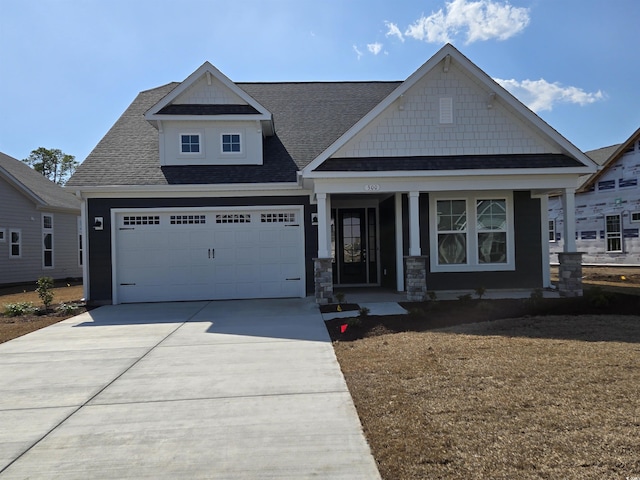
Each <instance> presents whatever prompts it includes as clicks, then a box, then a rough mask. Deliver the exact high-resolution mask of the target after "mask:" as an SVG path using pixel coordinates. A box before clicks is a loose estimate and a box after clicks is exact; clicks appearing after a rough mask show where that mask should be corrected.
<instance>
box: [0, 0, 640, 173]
mask: <svg viewBox="0 0 640 480" xmlns="http://www.w3.org/2000/svg"><path fill="white" fill-rule="evenodd" d="M639 20H640V2H638V1H637V0H512V1H511V2H505V1H502V0H420V1H418V0H402V1H399V0H385V1H382V0H322V1H307V0H271V1H269V0H243V1H236V0H229V1H222V0H179V1H178V0H171V1H170V0H109V1H104V0H0V109H1V112H2V114H1V115H0V151H2V152H3V153H6V154H8V155H11V156H13V157H16V158H18V159H23V158H26V157H27V156H28V155H29V152H30V151H31V150H34V149H36V148H38V147H46V148H59V149H61V150H63V151H64V152H65V153H69V154H71V155H75V156H76V158H77V159H78V160H80V161H82V160H84V158H86V156H87V155H88V154H89V152H90V151H91V150H92V149H93V147H94V146H95V145H96V144H97V142H98V141H99V140H100V139H101V138H102V136H103V135H104V134H105V133H106V132H107V130H108V129H109V128H110V127H111V126H112V125H113V123H114V122H115V121H116V120H117V118H118V117H119V116H120V115H121V114H122V112H123V111H124V110H125V109H126V107H127V106H128V105H129V104H130V103H131V101H132V100H133V99H134V98H135V96H136V95H137V93H138V92H140V91H142V90H146V89H149V88H154V87H157V86H160V85H163V84H166V83H168V82H171V81H181V80H184V79H185V78H186V77H187V76H188V75H189V74H191V73H192V72H193V71H194V70H195V69H197V68H198V67H199V66H200V65H202V63H204V61H206V60H208V61H210V62H211V63H212V64H213V65H215V66H216V67H217V68H218V69H220V70H221V71H222V72H223V73H224V74H225V75H227V76H228V77H229V78H230V79H231V80H233V81H238V82H240V81H255V82H260V81H314V80H326V81H331V80H404V79H406V78H407V77H408V76H409V75H411V73H413V72H414V71H415V70H416V69H418V68H419V67H420V65H422V64H423V63H424V62H426V61H427V60H428V59H429V58H430V57H431V55H433V54H434V53H435V52H436V51H437V50H438V49H439V48H441V47H442V45H444V43H445V42H450V43H452V44H453V45H454V46H456V48H458V49H459V50H460V51H461V52H462V53H463V54H464V55H466V56H467V57H468V58H469V59H470V60H471V61H472V62H474V63H475V64H476V65H478V66H479V67H480V68H482V69H483V70H484V71H485V72H486V73H487V74H489V75H490V76H491V77H493V78H495V79H497V80H499V81H500V83H501V84H502V85H503V86H505V87H506V88H508V89H509V90H510V91H512V93H514V94H515V95H516V96H517V97H518V98H520V99H521V100H522V101H523V102H525V103H526V104H527V105H529V106H530V107H532V108H533V109H534V110H535V111H536V112H537V113H538V115H540V116H541V117H542V118H543V119H544V120H545V121H547V122H548V123H549V124H550V125H551V126H552V127H554V128H555V129H556V130H558V131H559V132H560V133H561V134H562V135H564V136H565V137H566V138H567V139H568V140H570V141H571V142H573V143H574V144H575V145H576V146H578V147H579V148H580V149H582V150H584V151H587V150H592V149H596V148H600V147H605V146H609V145H612V144H616V143H621V142H623V141H625V140H626V139H627V138H628V137H629V136H630V135H631V134H632V133H633V132H634V131H635V130H636V129H637V128H639V127H640V88H639V87H638V84H639V80H640V75H639V73H640V61H638V56H637V51H638V47H639V46H640V28H638V21H639Z"/></svg>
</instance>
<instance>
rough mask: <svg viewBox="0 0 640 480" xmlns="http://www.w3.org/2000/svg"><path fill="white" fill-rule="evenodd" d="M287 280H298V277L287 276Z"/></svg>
mask: <svg viewBox="0 0 640 480" xmlns="http://www.w3.org/2000/svg"><path fill="white" fill-rule="evenodd" d="M287 280H300V277H296V278H287Z"/></svg>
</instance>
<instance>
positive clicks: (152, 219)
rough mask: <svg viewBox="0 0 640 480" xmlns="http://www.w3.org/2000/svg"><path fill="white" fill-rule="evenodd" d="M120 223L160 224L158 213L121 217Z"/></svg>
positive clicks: (126, 224)
mask: <svg viewBox="0 0 640 480" xmlns="http://www.w3.org/2000/svg"><path fill="white" fill-rule="evenodd" d="M122 224H123V225H125V226H128V225H160V215H140V216H125V217H122Z"/></svg>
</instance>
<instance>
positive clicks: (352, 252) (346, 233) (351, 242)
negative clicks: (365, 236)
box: [342, 212, 362, 263]
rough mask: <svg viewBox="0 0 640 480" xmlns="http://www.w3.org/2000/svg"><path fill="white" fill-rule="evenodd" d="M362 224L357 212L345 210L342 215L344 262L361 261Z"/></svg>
mask: <svg viewBox="0 0 640 480" xmlns="http://www.w3.org/2000/svg"><path fill="white" fill-rule="evenodd" d="M361 229H362V225H361V222H360V215H359V214H358V213H357V212H354V213H351V212H345V213H344V215H343V217H342V232H343V248H344V263H359V262H361V261H362V245H361V242H362V240H361V238H362V230H361Z"/></svg>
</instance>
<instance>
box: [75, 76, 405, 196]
mask: <svg viewBox="0 0 640 480" xmlns="http://www.w3.org/2000/svg"><path fill="white" fill-rule="evenodd" d="M400 83H401V82H326V83H323V82H318V83H315V82H314V83H239V84H238V86H239V87H240V88H242V89H243V90H245V91H246V92H247V93H248V94H249V95H251V96H252V97H253V98H255V99H256V100H257V101H258V102H259V103H260V104H261V105H263V106H264V107H265V108H266V109H268V110H269V111H270V112H271V113H272V114H273V118H274V123H275V128H276V135H275V136H274V137H267V138H266V139H265V141H264V165H260V166H256V165H254V166H233V165H232V166H224V165H220V166H185V167H160V163H159V158H158V131H157V130H156V129H155V128H154V127H152V126H151V125H150V124H149V123H148V122H147V121H146V120H145V118H144V113H145V112H146V111H147V110H148V109H150V108H151V107H152V106H153V105H155V104H156V103H157V102H158V101H160V100H161V99H162V98H163V97H164V96H165V95H167V94H168V93H169V92H170V91H171V90H173V89H174V88H175V87H176V86H177V85H178V83H170V84H167V85H164V86H162V87H158V88H155V89H152V90H147V91H144V92H141V93H140V94H139V95H138V96H137V97H136V99H135V100H134V101H133V103H132V104H131V105H130V106H129V108H127V110H126V111H125V112H124V113H123V114H122V116H121V117H120V118H119V119H118V120H117V121H116V123H115V124H114V125H113V127H112V128H111V129H110V130H109V132H107V134H106V135H105V136H104V138H103V139H102V140H101V141H100V142H99V143H98V145H97V146H96V148H95V149H94V150H93V151H92V152H91V154H89V156H88V157H87V159H86V160H85V161H84V162H83V163H82V164H81V165H80V166H79V167H78V169H77V170H76V173H75V174H74V175H73V177H72V178H71V179H70V180H69V181H68V182H67V185H68V186H102V185H175V184H216V183H259V182H295V181H296V180H297V179H296V172H297V171H298V170H300V169H302V168H303V167H305V166H306V165H307V164H308V163H309V162H311V161H312V160H313V159H314V158H315V157H316V156H318V155H319V154H320V153H321V152H322V151H324V150H325V149H326V148H327V147H328V146H329V145H331V144H332V143H333V142H334V141H335V140H337V139H338V137H339V136H340V135H342V134H343V133H344V132H346V131H347V130H348V129H349V128H350V127H351V126H353V125H354V124H355V123H356V122H357V121H358V120H360V119H361V118H362V117H363V116H364V115H365V114H366V113H367V112H369V111H370V110H371V109H372V108H373V107H375V106H376V105H377V104H378V103H380V102H381V101H382V100H383V99H384V98H385V97H386V96H387V95H389V94H390V93H391V92H392V91H393V90H394V89H395V88H396V87H398V85H400Z"/></svg>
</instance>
